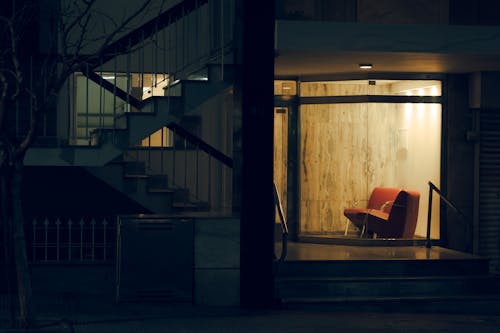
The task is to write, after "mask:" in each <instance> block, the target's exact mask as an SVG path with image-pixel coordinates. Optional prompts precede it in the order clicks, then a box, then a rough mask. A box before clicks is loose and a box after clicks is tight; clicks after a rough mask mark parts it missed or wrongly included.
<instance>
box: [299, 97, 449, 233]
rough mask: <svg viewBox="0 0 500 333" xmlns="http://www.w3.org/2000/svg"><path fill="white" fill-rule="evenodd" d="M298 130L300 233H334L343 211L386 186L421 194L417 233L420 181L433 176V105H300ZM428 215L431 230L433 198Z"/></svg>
mask: <svg viewBox="0 0 500 333" xmlns="http://www.w3.org/2000/svg"><path fill="white" fill-rule="evenodd" d="M300 133H301V135H300V221H301V222H300V232H302V233H339V232H342V231H343V230H344V228H345V224H346V219H345V217H344V216H343V210H344V209H345V208H346V207H363V206H366V204H367V200H368V198H369V195H370V193H371V191H372V190H373V188H374V187H377V186H386V187H402V188H408V189H414V190H417V191H419V192H420V193H421V196H422V199H421V201H420V213H419V222H418V225H417V235H421V236H423V235H425V230H426V216H427V202H426V196H427V193H428V188H427V182H428V181H429V180H431V181H433V182H434V183H435V184H439V181H440V154H441V151H440V142H441V109H440V106H439V105H437V104H431V105H423V104H402V103H400V104H395V103H358V104H335V105H332V104H330V105H302V106H301V109H300ZM432 216H433V230H432V235H433V237H439V205H437V204H434V205H433V212H432Z"/></svg>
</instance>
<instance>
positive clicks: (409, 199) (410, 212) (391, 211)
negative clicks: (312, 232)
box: [344, 187, 420, 238]
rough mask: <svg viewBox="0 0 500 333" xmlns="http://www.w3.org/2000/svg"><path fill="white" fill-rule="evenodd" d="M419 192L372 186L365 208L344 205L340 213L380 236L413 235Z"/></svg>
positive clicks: (362, 228)
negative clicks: (342, 211) (344, 207)
mask: <svg viewBox="0 0 500 333" xmlns="http://www.w3.org/2000/svg"><path fill="white" fill-rule="evenodd" d="M419 201H420V193H418V192H417V191H410V190H403V189H399V188H388V187H376V188H374V189H373V192H372V194H371V195H370V200H369V201H368V206H367V208H346V209H345V210H344V216H345V217H347V218H348V219H349V220H350V221H351V222H352V223H353V224H354V225H355V226H357V227H358V228H359V229H361V230H362V231H361V236H363V234H364V233H365V232H368V233H374V234H376V235H377V236H378V237H382V238H413V235H414V234H415V228H416V226H417V218H418V204H419Z"/></svg>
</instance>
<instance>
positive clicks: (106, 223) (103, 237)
mask: <svg viewBox="0 0 500 333" xmlns="http://www.w3.org/2000/svg"><path fill="white" fill-rule="evenodd" d="M107 225H108V221H106V219H104V220H103V221H102V260H104V261H105V260H106V250H107V248H106V247H107V244H106V227H107Z"/></svg>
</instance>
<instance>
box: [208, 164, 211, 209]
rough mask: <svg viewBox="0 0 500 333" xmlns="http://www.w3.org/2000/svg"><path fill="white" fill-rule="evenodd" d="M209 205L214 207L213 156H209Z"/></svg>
mask: <svg viewBox="0 0 500 333" xmlns="http://www.w3.org/2000/svg"><path fill="white" fill-rule="evenodd" d="M208 204H209V206H210V207H211V206H212V156H210V155H208Z"/></svg>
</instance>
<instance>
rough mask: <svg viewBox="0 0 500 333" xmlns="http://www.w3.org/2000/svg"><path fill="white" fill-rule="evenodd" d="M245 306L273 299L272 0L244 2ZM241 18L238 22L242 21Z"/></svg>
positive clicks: (239, 86)
mask: <svg viewBox="0 0 500 333" xmlns="http://www.w3.org/2000/svg"><path fill="white" fill-rule="evenodd" d="M237 3H238V7H237V20H238V21H239V23H240V24H241V25H240V28H241V30H240V34H239V36H240V37H242V39H241V40H240V44H239V49H238V52H239V57H238V60H239V66H238V67H239V70H238V71H237V72H238V76H237V78H236V79H237V82H236V86H235V90H236V91H235V94H236V96H238V97H237V98H239V99H240V103H241V104H240V106H241V236H240V241H241V243H240V245H241V252H240V259H241V261H240V264H241V280H240V281H241V294H240V295H241V304H242V305H243V306H245V307H266V306H270V305H272V304H273V302H274V277H273V264H274V259H273V256H274V234H273V231H274V202H273V200H274V199H273V104H274V86H273V80H274V11H275V5H274V1H269V0H240V1H238V2H237ZM238 21H237V22H238Z"/></svg>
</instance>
